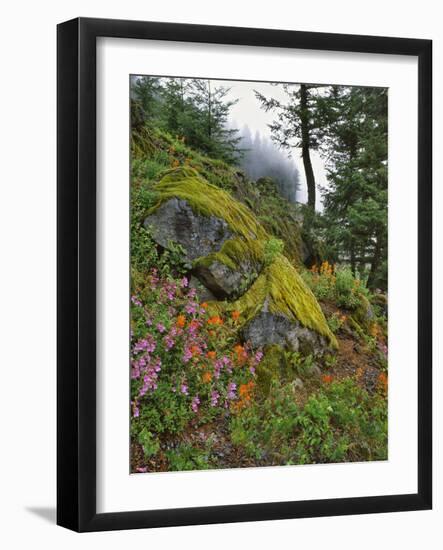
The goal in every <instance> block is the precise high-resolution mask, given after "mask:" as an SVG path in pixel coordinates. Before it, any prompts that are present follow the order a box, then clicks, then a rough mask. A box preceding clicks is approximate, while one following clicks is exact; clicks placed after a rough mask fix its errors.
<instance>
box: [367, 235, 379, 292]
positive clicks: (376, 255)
mask: <svg viewBox="0 0 443 550" xmlns="http://www.w3.org/2000/svg"><path fill="white" fill-rule="evenodd" d="M380 262H381V244H380V238H379V237H378V235H377V236H376V241H375V248H374V254H373V256H372V261H371V270H370V272H369V276H368V288H370V289H373V288H374V287H375V278H376V275H377V271H378V268H379V267H380Z"/></svg>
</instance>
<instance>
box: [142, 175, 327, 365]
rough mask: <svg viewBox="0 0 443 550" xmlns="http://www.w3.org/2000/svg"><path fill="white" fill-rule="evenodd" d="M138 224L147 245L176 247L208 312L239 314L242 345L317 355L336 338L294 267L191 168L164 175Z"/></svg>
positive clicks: (242, 209) (245, 214) (245, 212)
mask: <svg viewBox="0 0 443 550" xmlns="http://www.w3.org/2000/svg"><path fill="white" fill-rule="evenodd" d="M156 191H157V192H158V194H159V202H158V204H157V205H156V206H155V207H154V209H153V210H152V211H151V212H150V214H149V215H148V217H147V218H146V220H145V225H146V226H148V227H150V229H151V233H152V236H153V238H154V240H155V241H156V242H157V243H158V244H159V245H161V246H163V247H166V248H168V247H169V246H170V244H171V242H172V243H178V244H180V245H181V246H182V247H183V250H184V256H185V260H186V262H188V264H189V266H190V270H191V272H192V274H193V276H194V277H196V278H197V279H198V281H199V282H200V284H203V285H204V287H205V288H206V289H208V290H209V291H210V293H211V295H213V296H214V297H215V298H216V299H214V300H213V301H211V302H210V304H209V305H210V308H212V309H213V310H214V312H219V313H228V314H230V313H231V312H232V311H236V312H238V315H237V317H239V320H238V326H239V329H240V332H241V334H243V338H244V340H249V341H250V342H251V344H252V345H253V346H254V347H266V346H269V345H278V346H281V347H282V348H285V349H291V350H293V351H301V352H303V353H313V354H314V355H319V354H322V353H323V352H324V350H325V349H327V348H328V347H336V346H337V341H336V339H335V337H334V335H333V334H332V332H331V331H330V329H329V327H328V324H327V322H326V319H325V317H324V315H323V313H322V311H321V308H320V306H319V304H318V302H317V300H316V298H315V297H314V295H313V294H312V292H311V291H310V289H309V288H308V287H307V286H306V284H305V283H304V281H303V280H302V278H301V277H300V275H299V274H298V272H297V270H296V269H295V267H294V266H293V265H292V264H291V263H290V262H289V260H288V259H287V258H286V257H285V256H284V255H283V254H282V253H281V249H280V248H279V246H276V239H273V238H272V237H271V236H270V235H269V234H268V233H267V232H266V231H265V229H264V228H263V226H262V225H261V224H260V223H259V222H258V220H257V219H256V218H255V216H254V214H253V213H252V212H251V211H250V210H249V209H248V208H247V207H246V206H245V205H244V204H242V203H240V202H239V201H237V200H235V199H234V198H233V197H232V196H231V195H229V194H228V193H226V192H225V191H223V190H221V189H219V188H217V187H215V186H213V185H211V184H209V183H208V182H207V181H206V180H204V179H203V178H202V177H201V176H200V175H199V174H198V173H197V172H196V171H195V170H193V169H190V168H180V169H176V170H172V171H170V172H169V173H168V174H167V175H166V176H165V177H164V178H163V179H162V180H161V181H160V183H159V184H157V186H156Z"/></svg>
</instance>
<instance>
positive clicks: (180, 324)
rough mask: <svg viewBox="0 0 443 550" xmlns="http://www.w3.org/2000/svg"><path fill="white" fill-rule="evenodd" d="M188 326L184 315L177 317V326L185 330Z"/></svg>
mask: <svg viewBox="0 0 443 550" xmlns="http://www.w3.org/2000/svg"><path fill="white" fill-rule="evenodd" d="M185 324H186V317H185V316H184V315H179V316H178V317H177V326H178V327H180V328H183V327H184V326H185Z"/></svg>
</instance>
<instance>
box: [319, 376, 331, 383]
mask: <svg viewBox="0 0 443 550" xmlns="http://www.w3.org/2000/svg"><path fill="white" fill-rule="evenodd" d="M321 379H322V380H323V382H324V383H325V384H330V383H331V382H332V380H333V378H332V375H331V374H324V375H323V376H322V377H321Z"/></svg>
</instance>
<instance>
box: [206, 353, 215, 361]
mask: <svg viewBox="0 0 443 550" xmlns="http://www.w3.org/2000/svg"><path fill="white" fill-rule="evenodd" d="M216 355H217V354H216V352H215V351H208V353H207V354H206V357H208V358H209V359H215V357H216Z"/></svg>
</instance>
